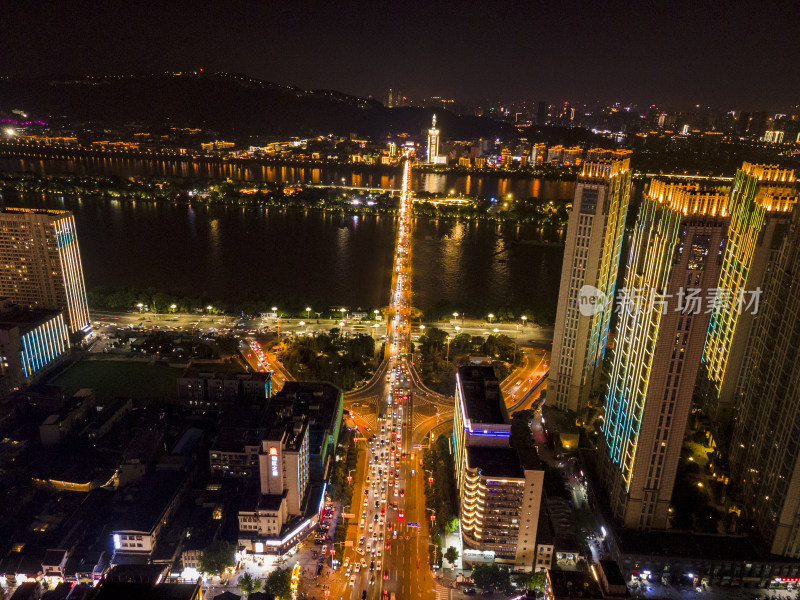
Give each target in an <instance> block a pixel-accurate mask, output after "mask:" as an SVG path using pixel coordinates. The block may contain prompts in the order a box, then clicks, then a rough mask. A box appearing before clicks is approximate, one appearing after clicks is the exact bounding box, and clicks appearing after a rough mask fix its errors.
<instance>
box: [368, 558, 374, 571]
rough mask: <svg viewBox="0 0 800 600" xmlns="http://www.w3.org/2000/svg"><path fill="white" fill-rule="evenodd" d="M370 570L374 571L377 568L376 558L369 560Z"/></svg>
mask: <svg viewBox="0 0 800 600" xmlns="http://www.w3.org/2000/svg"><path fill="white" fill-rule="evenodd" d="M369 570H370V571H374V570H375V561H374V560H371V561H370V562H369Z"/></svg>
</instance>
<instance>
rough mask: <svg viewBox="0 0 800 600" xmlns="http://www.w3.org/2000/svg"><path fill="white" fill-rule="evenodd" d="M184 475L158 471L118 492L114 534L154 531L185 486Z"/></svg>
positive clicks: (112, 524) (112, 523)
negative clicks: (174, 498)
mask: <svg viewBox="0 0 800 600" xmlns="http://www.w3.org/2000/svg"><path fill="white" fill-rule="evenodd" d="M183 477H184V474H183V473H181V472H175V471H155V472H154V473H150V474H148V475H145V476H144V478H143V479H141V480H140V481H138V482H136V483H134V484H131V485H128V486H125V487H123V488H120V489H119V490H117V492H116V493H115V494H114V498H113V499H112V501H111V507H110V510H111V515H110V523H109V525H110V527H111V530H112V531H142V532H149V531H152V530H153V529H154V528H155V526H156V524H157V523H158V521H159V519H160V518H161V515H162V514H163V513H164V511H165V509H166V507H167V506H168V505H169V504H170V502H171V501H172V499H173V497H174V496H175V494H176V493H177V491H178V489H179V488H180V486H181V484H182V483H183Z"/></svg>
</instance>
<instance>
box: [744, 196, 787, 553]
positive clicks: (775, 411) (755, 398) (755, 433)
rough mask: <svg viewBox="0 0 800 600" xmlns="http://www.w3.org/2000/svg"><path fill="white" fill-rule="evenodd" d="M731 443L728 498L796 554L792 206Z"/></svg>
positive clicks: (773, 544) (780, 548)
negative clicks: (787, 231) (790, 218)
mask: <svg viewBox="0 0 800 600" xmlns="http://www.w3.org/2000/svg"><path fill="white" fill-rule="evenodd" d="M754 337H755V339H754V343H753V356H752V358H751V360H750V364H749V366H748V374H747V379H746V383H745V386H744V395H743V397H742V398H741V400H740V401H739V402H737V410H736V422H735V425H734V430H733V439H732V443H731V456H730V464H731V487H732V488H733V489H732V497H733V498H736V499H738V500H739V501H741V508H742V516H743V517H747V518H749V519H752V520H753V521H755V523H756V527H757V529H758V530H759V532H760V533H761V535H762V536H763V537H764V539H765V540H766V542H767V544H768V545H769V547H770V551H771V552H772V554H777V555H782V556H790V557H794V558H798V557H800V360H798V358H797V357H798V352H800V210H798V209H797V208H795V210H794V211H793V215H792V223H791V229H790V231H789V233H788V234H787V236H786V238H785V239H784V242H783V244H782V247H781V250H780V253H779V256H778V259H777V261H776V264H775V269H774V272H773V275H772V277H771V278H770V280H769V286H768V288H767V290H766V291H765V294H764V299H763V302H762V305H761V314H760V315H759V317H758V319H757V321H756V332H755V336H754Z"/></svg>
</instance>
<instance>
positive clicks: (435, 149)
mask: <svg viewBox="0 0 800 600" xmlns="http://www.w3.org/2000/svg"><path fill="white" fill-rule="evenodd" d="M438 156H439V130H438V129H436V115H433V123H432V124H431V128H430V129H428V164H434V163H435V162H437V161H436V158H437V157H438Z"/></svg>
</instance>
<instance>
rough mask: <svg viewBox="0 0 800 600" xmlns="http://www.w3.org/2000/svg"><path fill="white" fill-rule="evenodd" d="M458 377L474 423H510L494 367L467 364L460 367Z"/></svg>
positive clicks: (468, 411) (469, 414)
mask: <svg viewBox="0 0 800 600" xmlns="http://www.w3.org/2000/svg"><path fill="white" fill-rule="evenodd" d="M458 378H459V380H460V381H461V390H462V392H463V397H464V408H465V410H466V411H467V416H468V417H469V419H470V421H472V422H473V423H486V424H506V425H507V424H508V422H509V421H508V414H507V413H506V411H505V405H504V403H503V395H502V394H501V393H500V384H499V383H498V381H497V377H495V375H494V369H493V368H492V367H485V366H483V367H482V366H474V365H467V366H463V367H459V369H458Z"/></svg>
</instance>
